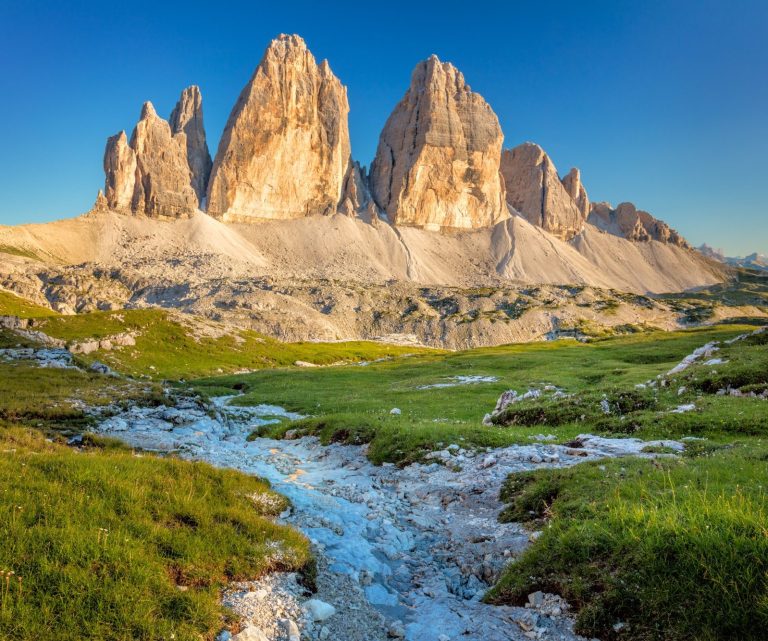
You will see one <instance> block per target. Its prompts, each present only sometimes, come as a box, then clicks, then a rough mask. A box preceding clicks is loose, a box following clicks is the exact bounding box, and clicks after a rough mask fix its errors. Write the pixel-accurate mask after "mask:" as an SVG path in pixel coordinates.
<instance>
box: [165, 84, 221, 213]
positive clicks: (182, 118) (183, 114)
mask: <svg viewBox="0 0 768 641" xmlns="http://www.w3.org/2000/svg"><path fill="white" fill-rule="evenodd" d="M170 125H171V131H172V132H173V134H174V136H176V135H177V134H181V133H183V134H184V135H185V136H186V148H187V164H188V165H189V169H190V171H191V172H192V188H193V189H194V190H195V193H196V194H197V200H198V201H199V202H201V203H202V202H203V199H204V198H205V194H206V191H207V189H208V178H209V177H210V175H211V167H212V166H213V162H212V161H211V154H210V153H209V152H208V143H207V141H206V139H205V127H204V126H203V97H202V96H201V94H200V88H199V87H197V86H196V85H192V86H191V87H187V88H186V89H185V90H184V91H182V92H181V98H179V102H178V103H176V107H175V108H174V110H173V111H172V112H171V117H170Z"/></svg>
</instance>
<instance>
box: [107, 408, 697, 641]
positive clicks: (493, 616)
mask: <svg viewBox="0 0 768 641" xmlns="http://www.w3.org/2000/svg"><path fill="white" fill-rule="evenodd" d="M231 399H232V397H220V398H217V399H215V400H214V403H213V405H212V406H209V407H204V406H202V405H200V404H199V402H198V401H196V400H195V399H192V398H180V399H177V401H176V404H175V406H174V407H170V408H169V407H160V408H138V407H136V408H132V409H130V410H128V411H125V412H122V413H120V414H118V415H116V416H113V417H110V418H108V419H106V420H104V421H102V422H101V424H100V428H99V429H100V431H101V432H102V433H104V434H109V435H112V436H116V437H118V438H120V439H122V440H123V441H125V442H127V443H128V444H130V445H132V446H134V447H137V448H141V449H145V450H152V451H159V452H175V453H176V454H178V455H180V456H182V457H185V458H188V459H194V460H202V461H207V462H209V463H212V464H214V465H217V466H223V467H232V468H236V469H239V470H241V471H243V472H247V473H249V474H255V475H258V476H261V477H264V478H266V479H269V481H270V482H271V483H272V484H273V486H274V488H275V489H276V490H277V491H279V492H281V493H283V494H285V495H286V496H287V497H289V498H290V500H291V502H292V504H293V507H292V509H291V510H290V512H289V513H285V514H284V515H282V518H283V519H284V521H286V522H287V523H290V524H292V525H294V526H296V527H298V528H300V529H301V530H302V531H303V532H304V533H305V534H306V535H307V536H308V537H309V538H310V540H311V541H312V543H313V548H314V551H315V553H316V556H317V558H318V569H319V572H318V591H317V593H316V594H314V595H309V594H308V593H307V592H306V590H305V588H304V587H302V586H301V585H300V584H299V582H298V580H297V576H296V575H295V574H273V575H270V576H267V577H266V578H264V579H262V580H259V581H255V582H249V583H244V584H237V585H232V586H231V587H230V589H229V590H228V591H227V592H226V593H225V595H224V600H225V602H226V603H227V604H228V605H229V606H230V607H232V608H233V609H234V611H235V612H236V613H238V614H239V615H240V616H241V617H242V618H243V629H242V630H241V631H240V632H239V633H238V634H236V635H234V636H233V637H231V638H233V639H235V640H236V641H264V640H268V641H278V640H279V641H298V640H299V639H312V640H314V639H339V640H342V639H343V640H344V641H377V640H379V639H386V638H404V639H407V640H408V641H446V640H448V639H462V640H466V641H473V640H474V641H501V640H509V639H531V638H541V639H553V640H573V639H578V638H580V637H578V636H577V635H575V634H574V633H573V620H572V618H571V617H570V616H569V612H568V606H567V604H565V603H564V602H563V601H562V600H561V599H560V598H559V597H557V596H555V595H546V594H542V593H535V594H533V595H531V596H530V598H529V600H530V603H529V604H528V605H527V606H526V607H524V608H523V607H506V606H505V607H498V606H491V605H486V604H484V603H482V602H481V597H482V595H483V593H484V592H485V590H486V589H487V588H488V587H489V585H490V584H491V583H492V582H493V581H494V580H495V579H496V578H497V577H498V575H499V572H500V571H501V570H502V568H503V566H504V564H505V563H507V562H508V561H509V560H510V559H512V558H514V557H515V556H516V555H517V554H519V553H520V552H521V551H522V550H523V549H525V547H526V546H527V545H528V544H529V543H530V541H531V540H532V539H533V538H535V536H536V534H535V533H532V532H530V531H528V530H526V529H524V528H523V527H522V526H520V525H519V524H515V523H509V524H502V523H499V522H498V520H497V517H498V513H499V511H500V509H501V508H502V505H501V503H500V502H499V498H498V495H499V489H500V487H501V484H502V482H503V481H504V479H505V478H506V477H507V475H508V474H509V473H510V472H515V471H524V470H531V469H536V468H541V467H560V466H568V465H573V464H575V463H578V462H582V461H586V460H594V459H598V458H604V457H611V456H622V455H628V454H641V453H642V451H643V449H644V448H645V447H647V446H649V445H664V446H670V445H672V446H675V447H678V448H681V447H682V446H680V444H677V443H670V442H664V443H649V442H643V441H639V440H637V439H604V438H600V437H596V436H590V435H584V436H582V437H580V441H581V444H582V446H581V447H579V448H570V447H566V446H561V445H554V444H550V443H548V442H547V441H546V437H544V436H543V435H542V437H540V438H541V440H536V441H533V442H532V443H531V444H530V445H520V446H512V447H507V448H503V449H497V450H493V451H483V452H473V451H468V450H465V449H463V448H462V447H461V446H460V445H459V444H451V445H449V446H448V447H447V448H446V449H444V450H441V451H438V452H436V453H434V455H433V459H432V462H430V463H428V464H414V465H410V466H408V467H406V468H404V469H399V468H397V467H395V466H393V465H386V464H385V465H383V466H374V465H372V464H371V463H370V462H369V461H368V460H367V459H366V456H365V448H364V447H358V446H344V445H329V446H322V445H321V444H320V443H319V442H318V441H317V439H315V438H311V437H305V438H299V439H295V440H271V439H266V438H257V439H255V440H253V441H248V440H247V437H248V435H249V434H250V433H251V432H252V431H253V430H254V429H255V428H256V427H258V426H260V425H264V424H266V423H268V422H274V421H279V420H284V419H290V418H295V417H296V415H293V414H291V413H289V412H286V411H284V410H283V409H282V408H280V407H276V406H270V405H260V406H257V407H249V408H243V407H237V406H234V405H231V404H230V401H231ZM276 553H279V551H276ZM229 638H230V633H229V632H226V631H225V632H222V634H221V635H220V639H221V640H222V641H224V640H226V639H229Z"/></svg>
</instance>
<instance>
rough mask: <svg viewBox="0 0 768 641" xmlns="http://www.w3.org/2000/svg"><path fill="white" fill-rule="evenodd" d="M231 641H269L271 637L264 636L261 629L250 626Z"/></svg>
mask: <svg viewBox="0 0 768 641" xmlns="http://www.w3.org/2000/svg"><path fill="white" fill-rule="evenodd" d="M231 641H269V637H268V636H267V635H266V634H264V631H263V630H262V629H261V628H258V627H256V626H255V625H248V626H246V627H245V628H243V630H241V631H240V632H238V633H237V634H236V635H235V636H233V637H232V639H231Z"/></svg>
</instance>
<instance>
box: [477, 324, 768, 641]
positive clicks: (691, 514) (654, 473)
mask: <svg viewBox="0 0 768 641" xmlns="http://www.w3.org/2000/svg"><path fill="white" fill-rule="evenodd" d="M717 355H718V358H720V359H722V360H723V361H724V362H723V363H720V364H717V365H706V364H703V363H702V364H698V365H695V366H693V367H691V368H690V369H689V370H687V371H686V372H684V373H682V374H680V375H677V376H675V377H673V378H672V380H671V381H670V385H669V386H668V387H665V388H662V389H661V390H660V391H658V392H656V393H653V392H644V393H643V394H641V395H637V396H635V397H634V398H641V399H643V398H644V399H645V400H646V402H645V403H636V404H635V406H634V407H632V408H627V409H626V410H625V411H623V412H618V411H614V412H612V413H611V414H610V415H607V416H604V417H603V419H602V420H597V419H594V418H590V419H589V421H590V422H591V423H592V426H593V428H595V427H596V428H598V430H600V431H604V432H607V433H631V434H638V435H640V436H647V435H653V436H683V435H688V436H695V437H696V438H697V439H701V440H696V441H689V443H688V448H687V449H688V452H687V455H686V457H684V458H682V459H679V458H671V459H661V460H654V461H649V460H639V459H634V460H632V459H630V460H628V459H622V460H614V461H609V462H605V463H588V464H583V465H578V466H576V467H574V468H572V469H569V470H562V471H552V470H542V471H538V472H534V473H529V474H521V475H513V476H510V477H509V479H508V481H507V484H506V486H505V488H504V490H503V492H502V498H503V499H504V500H505V501H506V502H507V503H508V507H507V509H506V510H505V512H504V518H506V519H508V520H513V521H532V522H534V523H536V524H537V527H539V528H540V527H542V526H544V525H546V527H544V528H543V534H542V536H541V537H540V538H539V539H537V540H536V542H535V543H534V545H533V546H532V547H531V548H530V549H529V550H528V551H527V552H526V553H525V554H523V556H522V557H521V558H520V559H519V560H518V561H517V562H515V563H513V564H512V565H511V566H510V567H509V568H508V570H507V572H506V574H505V575H504V577H503V578H502V579H501V581H500V582H499V584H498V585H497V586H496V587H495V588H494V590H493V591H492V592H491V593H490V594H489V595H488V596H487V598H488V600H490V601H492V602H494V603H523V602H524V601H525V600H526V598H527V595H528V594H529V593H530V592H532V591H534V590H538V589H542V590H549V591H554V592H557V593H560V594H562V595H563V596H565V597H566V598H567V599H568V600H569V601H570V602H572V603H573V604H575V605H576V606H577V608H579V615H578V616H579V618H578V626H577V628H578V630H579V631H580V632H581V633H583V634H585V635H589V636H598V637H600V638H601V639H632V640H645V639H648V640H651V639H665V640H677V639H680V640H682V639H696V640H701V641H709V640H712V641H714V640H716V639H717V640H722V639H740V640H745V641H746V640H750V639H754V640H757V639H763V638H765V637H764V634H765V633H764V631H765V629H766V626H768V607H766V604H768V511H767V509H766V508H767V506H768V494H767V491H768V487H766V484H765V479H766V461H767V460H768V400H766V399H765V398H756V397H748V396H747V397H745V396H731V395H728V396H724V395H720V394H718V392H719V391H720V390H731V389H734V390H740V392H741V393H751V392H753V393H756V394H763V393H765V391H766V390H768V332H766V333H763V334H760V335H756V336H752V337H750V338H748V339H747V340H744V341H740V342H737V343H734V344H733V345H730V346H729V345H722V346H721V350H720V351H719V352H717ZM625 394H630V391H629V390H625ZM588 399H589V396H588V395H580V397H578V398H577V399H575V400H581V401H582V402H583V405H587V406H593V405H594V403H593V402H587V400H588ZM650 401H652V403H651V402H650ZM681 403H683V404H688V405H693V406H695V409H694V410H692V411H689V412H684V413H674V412H672V410H673V409H675V408H676V407H677V406H679V405H680V404H681ZM531 406H532V408H535V407H537V406H538V407H539V408H540V409H542V410H544V413H547V412H549V414H550V416H551V418H552V421H551V426H552V428H553V429H555V430H557V429H559V426H560V423H559V422H558V420H557V418H556V416H558V415H556V414H555V413H554V412H552V408H547V407H545V406H543V404H540V403H532V404H531ZM524 409H526V408H520V409H517V410H514V412H517V414H518V415H522V414H523V413H524ZM527 409H529V410H530V409H531V408H527ZM514 412H509V413H508V414H507V415H506V416H504V417H502V421H501V422H507V423H509V422H510V421H512V419H513V414H514ZM527 415H528V416H533V415H534V413H532V412H530V411H529V412H528V413H527ZM559 416H562V413H561V414H560V415H559ZM567 420H568V419H566V422H567ZM617 624H624V625H623V627H621V626H620V628H621V633H617V631H616V630H615V629H614V626H615V625H617Z"/></svg>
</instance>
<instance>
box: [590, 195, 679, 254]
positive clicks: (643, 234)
mask: <svg viewBox="0 0 768 641" xmlns="http://www.w3.org/2000/svg"><path fill="white" fill-rule="evenodd" d="M588 221H589V222H590V223H591V224H592V225H595V227H597V228H599V229H602V230H603V231H606V232H608V233H611V234H614V235H616V236H621V237H622V238H626V239H627V240H632V241H635V242H647V241H649V240H657V241H659V242H661V243H669V244H670V245H676V246H678V247H683V248H688V247H689V245H688V242H687V241H686V240H685V238H683V237H682V236H681V235H680V234H678V233H677V232H676V231H675V230H674V229H672V228H671V227H670V226H669V225H667V223H665V222H664V221H663V220H659V219H658V218H654V217H653V216H652V215H651V214H649V213H648V212H647V211H643V210H641V209H637V207H635V206H634V205H633V204H632V203H621V204H620V205H619V206H618V207H616V209H613V208H612V207H611V205H610V203H606V202H599V203H592V205H591V209H590V213H589V218H588Z"/></svg>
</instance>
